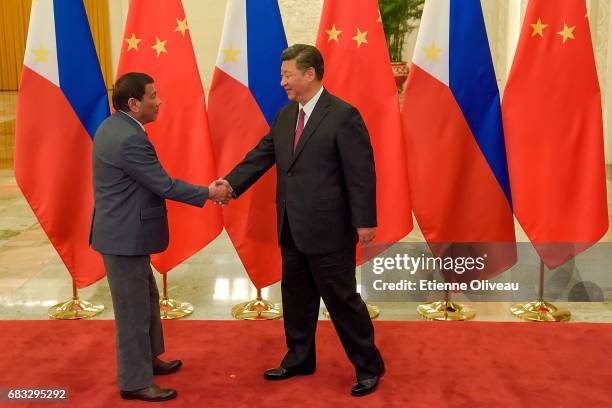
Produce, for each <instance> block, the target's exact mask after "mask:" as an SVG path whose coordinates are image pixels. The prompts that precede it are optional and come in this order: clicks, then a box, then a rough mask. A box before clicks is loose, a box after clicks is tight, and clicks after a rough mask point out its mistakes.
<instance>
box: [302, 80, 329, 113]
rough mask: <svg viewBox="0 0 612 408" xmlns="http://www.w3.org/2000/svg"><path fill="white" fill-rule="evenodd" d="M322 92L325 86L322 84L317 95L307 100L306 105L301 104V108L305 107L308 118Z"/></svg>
mask: <svg viewBox="0 0 612 408" xmlns="http://www.w3.org/2000/svg"><path fill="white" fill-rule="evenodd" d="M322 93H323V87H322V86H321V88H319V92H317V93H316V94H315V96H313V97H312V98H310V100H309V101H308V102H306V105H302V104H300V109H304V115H306V117H307V118H309V117H310V114H311V113H312V111H313V110H314V108H315V105H316V104H317V102H318V101H319V98H320V97H321V94H322Z"/></svg>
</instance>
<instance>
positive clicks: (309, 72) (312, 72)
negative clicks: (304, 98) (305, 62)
mask: <svg viewBox="0 0 612 408" xmlns="http://www.w3.org/2000/svg"><path fill="white" fill-rule="evenodd" d="M306 74H307V75H308V79H309V80H310V81H314V80H315V79H317V73H316V72H315V69H314V68H313V67H310V68H308V69H307V70H306Z"/></svg>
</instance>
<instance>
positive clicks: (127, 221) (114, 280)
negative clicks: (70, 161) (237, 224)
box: [90, 73, 230, 401]
mask: <svg viewBox="0 0 612 408" xmlns="http://www.w3.org/2000/svg"><path fill="white" fill-rule="evenodd" d="M160 104H161V101H160V99H159V98H158V96H157V94H156V91H155V86H154V83H153V78H151V77H150V76H148V75H146V74H142V73H128V74H125V75H123V76H122V77H121V78H119V79H118V80H117V82H116V83H115V87H114V93H113V105H114V107H115V110H116V112H115V113H114V114H113V115H111V116H109V117H108V118H107V119H106V120H105V121H104V122H102V124H101V125H100V127H99V128H98V130H97V132H96V135H95V138H94V146H93V185H94V198H95V204H94V205H95V208H94V215H93V220H92V226H91V235H90V244H91V246H92V247H93V248H94V249H95V250H97V251H98V252H100V253H101V254H102V257H103V259H104V265H105V267H106V273H107V276H108V283H109V285H110V290H111V296H112V299H113V309H114V312H115V327H116V347H117V369H118V377H119V388H120V390H121V391H120V395H121V397H122V398H124V399H139V400H143V401H163V400H168V399H172V398H175V397H176V391H175V390H172V389H163V388H160V387H158V386H157V385H156V384H155V383H153V375H154V374H170V373H173V372H174V371H176V370H178V368H179V367H180V366H181V364H182V363H181V361H180V360H174V361H170V362H165V361H162V360H160V359H159V358H158V356H159V355H160V354H161V353H163V352H164V339H163V333H162V325H161V319H160V312H159V293H158V291H157V285H156V283H155V279H154V277H153V272H152V270H151V264H150V254H153V253H157V252H161V251H163V250H164V249H166V248H167V246H168V219H167V217H166V202H165V200H166V199H170V200H175V201H180V202H183V203H187V204H190V205H194V206H198V207H202V206H204V203H205V201H206V200H207V199H210V200H214V201H215V202H218V203H225V202H227V200H228V199H229V198H230V193H229V189H228V188H227V187H226V186H225V185H223V184H221V183H220V182H213V183H212V184H211V185H210V186H208V187H205V186H198V185H193V184H189V183H186V182H184V181H182V180H179V179H173V178H171V177H169V176H168V174H167V173H166V172H165V170H164V169H163V167H162V165H161V164H160V162H159V160H158V159H157V154H156V152H155V148H154V147H153V145H152V144H151V142H150V141H149V139H148V137H147V134H146V132H145V130H144V127H143V125H144V124H146V123H149V122H152V121H154V120H155V119H156V118H157V113H158V111H159V107H160Z"/></svg>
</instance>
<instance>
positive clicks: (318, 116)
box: [289, 89, 330, 168]
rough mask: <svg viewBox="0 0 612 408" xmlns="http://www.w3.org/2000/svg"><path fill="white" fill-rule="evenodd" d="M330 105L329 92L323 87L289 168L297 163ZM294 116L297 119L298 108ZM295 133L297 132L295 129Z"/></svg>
mask: <svg viewBox="0 0 612 408" xmlns="http://www.w3.org/2000/svg"><path fill="white" fill-rule="evenodd" d="M329 105H330V98H329V93H328V92H327V90H326V89H323V93H321V96H320V97H319V100H318V101H317V104H316V105H315V108H314V110H313V111H312V114H311V115H310V118H308V122H307V123H306V126H305V127H304V131H303V132H302V136H300V141H299V142H298V145H297V147H296V149H295V153H293V158H292V160H291V164H290V165H289V168H291V166H293V163H295V161H296V159H297V158H298V157H299V155H300V153H301V152H302V150H303V149H304V146H305V145H306V143H308V139H310V138H311V137H312V135H313V134H314V131H315V130H316V129H317V127H319V124H320V123H321V121H322V120H323V118H324V117H325V115H327V112H328V111H329ZM294 116H295V119H296V121H297V110H296V113H295V115H294ZM293 133H294V134H295V131H294V132H293ZM294 137H295V136H294ZM292 140H293V139H292ZM291 148H293V143H291Z"/></svg>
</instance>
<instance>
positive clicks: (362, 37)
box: [352, 28, 368, 48]
mask: <svg viewBox="0 0 612 408" xmlns="http://www.w3.org/2000/svg"><path fill="white" fill-rule="evenodd" d="M366 35H368V32H367V31H364V32H361V31H359V28H357V35H356V36H354V37H353V38H352V39H353V40H355V41H357V48H359V47H361V44H364V43H365V44H368V40H367V39H366Z"/></svg>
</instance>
